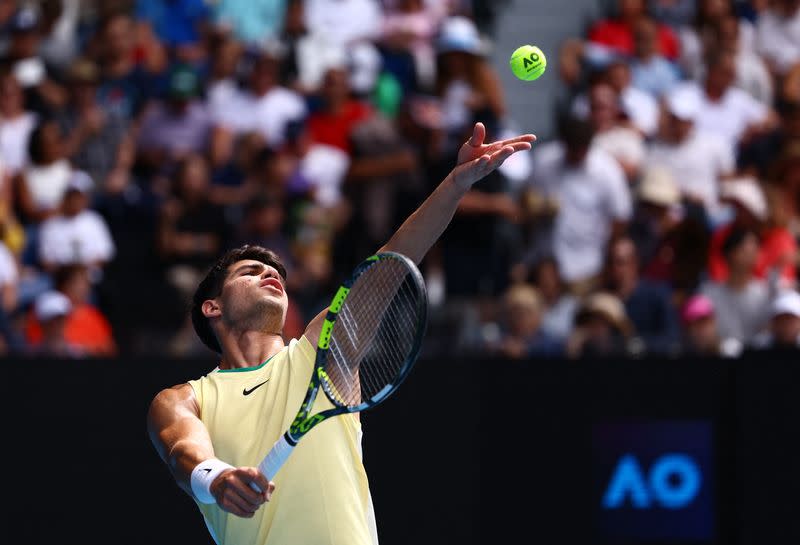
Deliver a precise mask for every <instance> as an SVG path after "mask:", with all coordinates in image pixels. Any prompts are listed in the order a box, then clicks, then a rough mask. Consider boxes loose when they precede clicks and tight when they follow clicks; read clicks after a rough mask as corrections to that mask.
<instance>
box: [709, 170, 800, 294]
mask: <svg viewBox="0 0 800 545" xmlns="http://www.w3.org/2000/svg"><path fill="white" fill-rule="evenodd" d="M722 198H723V200H724V201H726V202H729V203H730V204H731V205H732V206H733V209H734V219H733V220H732V221H731V222H730V223H729V224H727V225H725V226H722V227H720V228H719V229H717V230H716V232H715V233H714V234H713V236H712V239H711V248H710V251H709V256H708V272H709V275H710V277H711V278H712V279H713V280H717V281H724V280H725V279H726V278H727V275H728V267H727V262H726V260H725V259H724V257H723V255H722V245H723V241H724V240H725V239H726V237H727V236H728V234H730V232H731V231H732V230H734V229H736V228H737V227H741V228H745V229H752V230H754V231H755V232H756V233H758V235H759V239H760V244H759V250H758V259H757V261H756V265H755V270H754V271H753V272H754V274H755V276H756V278H759V279H762V280H763V279H766V278H767V276H768V275H769V274H770V273H771V272H775V273H777V274H778V276H779V277H780V280H781V282H782V284H783V286H784V287H787V286H791V285H792V284H793V283H794V281H795V279H796V277H797V270H796V262H797V241H796V240H795V238H794V237H793V236H792V234H791V232H789V230H788V229H787V228H786V227H783V226H781V225H777V224H775V223H774V222H772V221H771V217H770V211H769V208H768V206H767V199H766V196H765V194H764V191H763V190H762V188H761V186H760V184H759V183H758V181H757V180H756V179H755V178H750V177H740V178H736V179H733V180H728V181H726V182H725V185H724V186H723V189H722Z"/></svg>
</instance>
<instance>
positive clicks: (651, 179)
mask: <svg viewBox="0 0 800 545" xmlns="http://www.w3.org/2000/svg"><path fill="white" fill-rule="evenodd" d="M638 194H639V199H641V200H642V201H644V202H648V203H653V204H657V205H660V206H666V207H669V206H673V205H676V204H678V203H679V202H680V201H681V190H680V189H679V188H678V185H677V184H676V183H675V180H674V179H673V178H672V174H671V173H670V172H669V171H668V170H667V169H665V168H663V167H650V168H649V169H647V170H646V171H645V173H644V176H643V177H642V180H641V182H639V191H638Z"/></svg>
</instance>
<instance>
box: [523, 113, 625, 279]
mask: <svg viewBox="0 0 800 545" xmlns="http://www.w3.org/2000/svg"><path fill="white" fill-rule="evenodd" d="M560 133H561V141H554V142H548V143H546V144H543V145H541V146H540V147H539V148H538V150H537V152H536V153H535V154H534V168H533V177H532V180H533V184H534V186H535V188H536V189H537V190H538V191H539V192H541V193H543V194H544V195H545V196H547V197H551V198H555V200H556V201H557V202H558V207H559V208H558V212H557V214H556V217H555V220H554V223H553V226H552V238H551V241H552V251H553V255H554V256H555V259H556V261H557V262H558V268H559V271H560V272H561V275H562V277H563V278H564V280H565V281H566V282H567V283H568V284H571V285H572V286H573V287H574V288H575V287H577V289H580V287H578V286H585V285H586V284H591V283H592V281H593V280H596V277H597V276H598V275H599V274H600V272H601V270H602V267H603V259H604V255H605V247H606V244H607V243H608V241H609V239H610V238H611V236H612V234H615V233H621V232H622V230H623V229H624V226H625V224H626V223H627V222H628V220H629V219H630V217H631V214H632V203H631V195H630V190H629V189H628V182H627V180H626V179H625V173H624V172H623V171H622V169H621V168H620V166H619V165H618V164H617V162H616V161H615V160H614V158H613V157H611V156H610V155H609V154H607V153H606V152H604V151H603V150H601V149H598V148H595V147H592V146H591V141H592V137H593V136H594V133H593V129H592V127H591V125H590V124H589V123H588V122H585V121H581V120H578V119H574V118H568V119H566V120H564V121H562V123H561V127H560Z"/></svg>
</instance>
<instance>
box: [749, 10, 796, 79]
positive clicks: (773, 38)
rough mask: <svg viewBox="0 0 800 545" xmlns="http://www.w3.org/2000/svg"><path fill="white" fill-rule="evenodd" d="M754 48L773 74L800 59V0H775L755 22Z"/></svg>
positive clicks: (778, 73)
mask: <svg viewBox="0 0 800 545" xmlns="http://www.w3.org/2000/svg"><path fill="white" fill-rule="evenodd" d="M756 50H757V51H758V53H759V54H760V55H761V56H762V57H764V59H765V60H766V61H767V63H768V64H769V67H770V71H771V72H772V73H773V74H775V75H781V74H785V73H786V72H787V71H788V70H789V69H790V68H791V67H792V66H793V65H795V64H796V63H797V62H798V61H799V60H800V0H776V1H774V2H771V3H770V6H769V7H768V8H767V9H766V10H765V11H763V12H762V13H761V15H760V16H759V18H758V22H757V23H756Z"/></svg>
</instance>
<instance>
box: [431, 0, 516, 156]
mask: <svg viewBox="0 0 800 545" xmlns="http://www.w3.org/2000/svg"><path fill="white" fill-rule="evenodd" d="M435 46H436V76H437V79H436V87H435V94H436V96H437V97H438V98H439V101H440V106H439V109H440V123H441V129H442V131H443V135H444V137H445V139H444V140H443V141H442V146H443V149H448V150H449V149H455V148H457V147H458V143H459V142H462V139H461V137H462V135H463V134H464V131H465V130H467V129H468V127H469V126H471V122H472V120H473V119H474V118H475V117H476V113H478V112H481V115H478V117H480V118H481V119H483V120H484V121H485V122H487V123H494V124H498V125H499V124H501V123H502V122H503V121H504V120H505V116H506V113H507V109H506V104H505V97H504V96H503V93H502V88H503V87H502V85H501V84H500V80H499V77H498V75H497V73H496V71H495V70H494V68H493V67H492V65H491V63H489V62H488V60H487V59H486V56H485V55H486V45H485V42H484V41H483V39H482V37H481V35H480V33H479V31H478V28H477V27H476V26H475V23H474V22H473V21H472V20H470V19H469V18H467V17H464V16H460V15H459V16H452V17H448V18H446V19H445V20H444V21H443V22H442V25H441V27H440V28H439V33H438V34H437V36H436V41H435Z"/></svg>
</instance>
